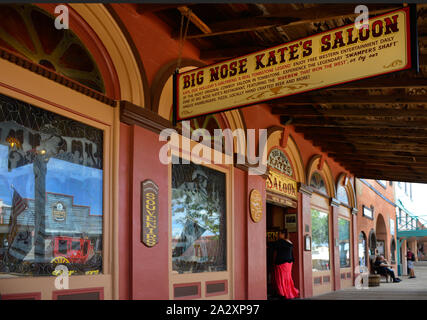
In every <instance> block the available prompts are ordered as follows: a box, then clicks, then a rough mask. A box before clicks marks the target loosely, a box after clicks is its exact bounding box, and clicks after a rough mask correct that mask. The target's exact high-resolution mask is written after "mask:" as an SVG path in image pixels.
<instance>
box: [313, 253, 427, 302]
mask: <svg viewBox="0 0 427 320" xmlns="http://www.w3.org/2000/svg"><path fill="white" fill-rule="evenodd" d="M415 276H416V278H414V279H409V277H408V276H400V277H399V278H400V279H401V280H402V281H401V282H399V283H386V282H385V279H384V278H382V280H381V283H380V286H379V287H369V288H368V289H361V290H358V289H356V288H355V287H352V288H347V289H343V290H339V291H334V292H330V293H326V294H322V295H319V296H315V297H312V298H310V300H427V261H420V262H416V263H415Z"/></svg>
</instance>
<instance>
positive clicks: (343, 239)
mask: <svg viewBox="0 0 427 320" xmlns="http://www.w3.org/2000/svg"><path fill="white" fill-rule="evenodd" d="M338 237H339V251H340V267H341V268H348V267H350V221H348V220H346V219H342V218H338Z"/></svg>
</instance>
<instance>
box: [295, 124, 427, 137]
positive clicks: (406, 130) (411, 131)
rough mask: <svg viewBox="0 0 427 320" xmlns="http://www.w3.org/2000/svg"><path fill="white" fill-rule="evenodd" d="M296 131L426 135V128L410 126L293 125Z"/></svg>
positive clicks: (406, 135)
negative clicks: (332, 126)
mask: <svg viewBox="0 0 427 320" xmlns="http://www.w3.org/2000/svg"><path fill="white" fill-rule="evenodd" d="M295 131H296V132H298V133H304V134H305V133H307V134H313V135H337V136H344V137H347V136H360V135H369V136H370V137H398V138H399V137H414V136H415V137H427V129H412V128H375V127H372V128H370V129H369V130H366V128H345V127H339V128H329V127H321V126H312V127H295Z"/></svg>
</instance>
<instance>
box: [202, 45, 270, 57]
mask: <svg viewBox="0 0 427 320" xmlns="http://www.w3.org/2000/svg"><path fill="white" fill-rule="evenodd" d="M267 48H268V47H265V46H263V47H261V46H246V47H235V48H222V49H213V50H203V51H201V52H200V57H199V58H200V60H226V59H231V58H235V57H238V56H242V55H245V54H250V53H253V52H257V51H260V50H264V49H267Z"/></svg>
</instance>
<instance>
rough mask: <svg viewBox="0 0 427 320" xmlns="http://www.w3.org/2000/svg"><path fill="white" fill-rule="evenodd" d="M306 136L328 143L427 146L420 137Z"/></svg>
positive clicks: (426, 141)
mask: <svg viewBox="0 0 427 320" xmlns="http://www.w3.org/2000/svg"><path fill="white" fill-rule="evenodd" d="M304 138H305V139H308V140H312V141H325V142H328V143H343V142H345V143H372V144H389V143H391V144H400V145H414V146H416V145H419V146H426V147H427V138H426V137H419V139H415V138H412V137H411V138H406V137H405V138H386V137H384V138H381V139H378V137H370V136H359V137H358V136H351V137H343V136H338V135H310V134H304Z"/></svg>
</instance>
